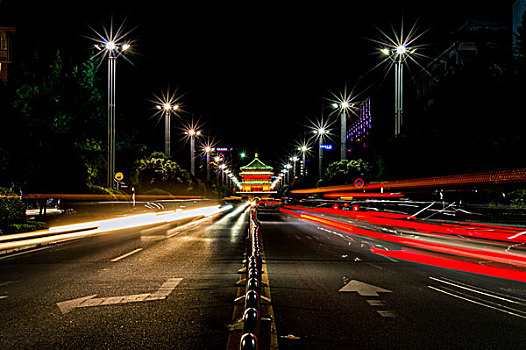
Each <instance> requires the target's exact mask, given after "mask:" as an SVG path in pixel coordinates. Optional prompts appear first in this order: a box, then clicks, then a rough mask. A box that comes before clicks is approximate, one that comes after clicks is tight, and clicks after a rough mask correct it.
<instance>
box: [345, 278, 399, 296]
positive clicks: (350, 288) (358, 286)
mask: <svg viewBox="0 0 526 350" xmlns="http://www.w3.org/2000/svg"><path fill="white" fill-rule="evenodd" d="M339 292H357V293H358V294H360V295H361V296H363V297H377V296H378V292H382V293H391V292H392V290H389V289H384V288H380V287H377V286H373V285H372V284H367V283H364V282H360V281H357V280H351V281H350V282H349V283H347V284H346V285H345V286H344V287H343V288H342V289H340V290H339Z"/></svg>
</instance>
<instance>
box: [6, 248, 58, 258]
mask: <svg viewBox="0 0 526 350" xmlns="http://www.w3.org/2000/svg"><path fill="white" fill-rule="evenodd" d="M50 248H53V246H51V245H48V246H45V247H40V248H35V249H29V250H24V251H22V252H17V253H13V254H8V255H4V256H0V260H4V259H10V258H14V257H15V256H19V255H24V254H29V253H34V252H38V251H39V250H44V249H50Z"/></svg>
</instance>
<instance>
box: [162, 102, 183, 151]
mask: <svg viewBox="0 0 526 350" xmlns="http://www.w3.org/2000/svg"><path fill="white" fill-rule="evenodd" d="M156 107H157V109H159V110H161V111H162V113H164V154H166V155H167V156H168V157H169V156H170V143H171V142H170V130H171V128H170V112H171V111H174V112H175V111H176V110H177V109H179V105H176V104H171V103H170V102H165V103H163V104H162V105H157V106H156Z"/></svg>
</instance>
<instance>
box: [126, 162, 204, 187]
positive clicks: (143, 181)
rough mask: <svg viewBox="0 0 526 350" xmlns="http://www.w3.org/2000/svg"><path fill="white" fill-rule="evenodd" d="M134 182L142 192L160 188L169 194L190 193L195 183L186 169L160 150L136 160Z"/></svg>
mask: <svg viewBox="0 0 526 350" xmlns="http://www.w3.org/2000/svg"><path fill="white" fill-rule="evenodd" d="M134 182H135V184H136V186H137V187H138V189H139V191H140V192H142V193H144V192H146V191H150V190H153V189H160V190H163V191H166V192H169V193H171V194H188V193H191V192H192V191H194V190H195V184H196V182H195V181H194V179H192V176H191V175H190V173H189V172H188V171H187V170H185V169H183V168H181V167H180V166H179V164H177V163H176V162H174V161H172V160H170V158H168V157H167V156H166V155H165V154H164V153H161V152H154V153H152V154H151V155H150V156H148V157H146V158H143V159H140V160H138V162H137V167H136V172H135V179H134Z"/></svg>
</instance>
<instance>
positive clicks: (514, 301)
mask: <svg viewBox="0 0 526 350" xmlns="http://www.w3.org/2000/svg"><path fill="white" fill-rule="evenodd" d="M429 278H430V279H432V280H434V281H438V282H442V283H445V284H449V285H451V286H455V287H457V288H461V289H464V290H469V291H470V292H475V293H478V294H482V295H485V296H488V297H490V298H495V299H500V300H503V301H506V302H508V303H512V304H520V305H525V303H524V302H520V301H516V300H511V299H508V298H504V297H501V296H499V295H495V294H492V293H489V292H488V291H486V290H484V289H477V288H476V287H474V286H470V285H469V284H464V283H460V282H457V283H453V282H450V281H446V280H441V279H439V278H435V277H429ZM455 282H456V281H455ZM521 300H522V299H521Z"/></svg>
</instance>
